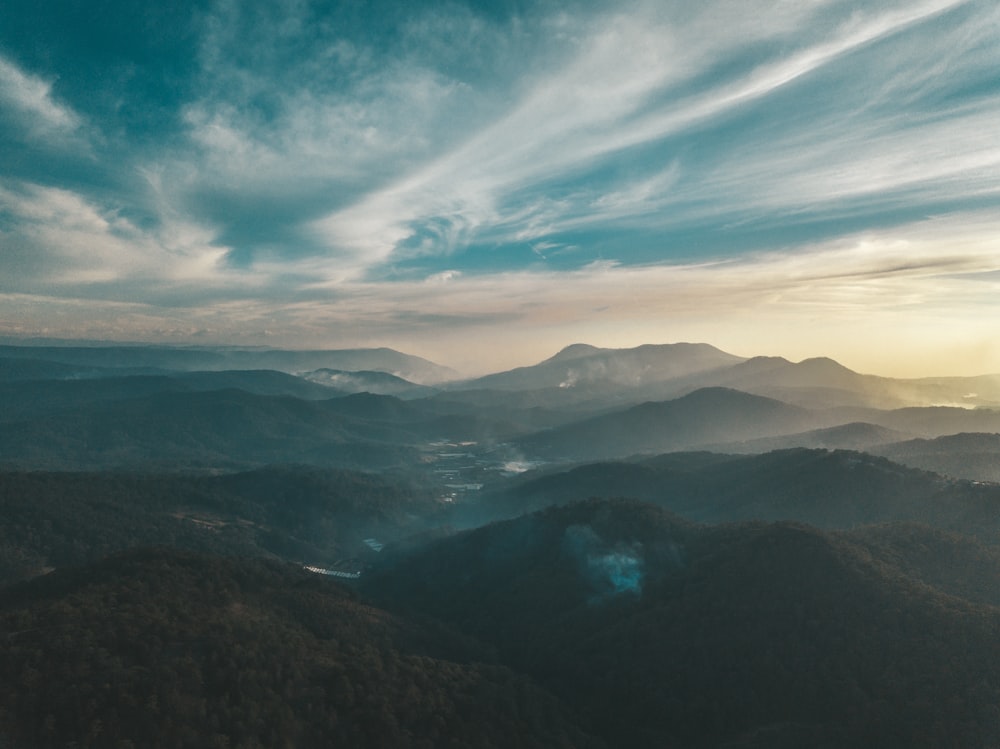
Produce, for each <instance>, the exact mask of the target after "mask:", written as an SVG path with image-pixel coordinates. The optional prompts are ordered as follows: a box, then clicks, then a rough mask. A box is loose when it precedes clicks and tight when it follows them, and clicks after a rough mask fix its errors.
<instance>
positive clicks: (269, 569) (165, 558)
mask: <svg viewBox="0 0 1000 749" xmlns="http://www.w3.org/2000/svg"><path fill="white" fill-rule="evenodd" d="M0 631H3V632H4V647H3V648H0V741H2V742H3V744H4V745H6V746H20V747H29V746H30V747H49V746H91V747H139V746H143V747H153V746H160V747H186V746H191V747H194V746H197V747H226V746H231V747H263V746H268V747H283V746H301V747H319V746H350V747H373V748H375V747H379V748H381V747H389V746H391V747H401V748H404V749H406V748H413V749H416V748H417V747H428V746H463V747H464V746H468V747H489V748H491V749H498V748H499V747H508V746H520V747H527V748H532V749H543V748H547V747H563V748H565V749H570V748H571V747H594V749H597V748H598V747H601V746H603V744H602V743H601V742H599V741H596V740H594V739H593V738H592V737H590V736H588V735H587V733H585V732H584V731H583V730H582V729H581V728H580V727H579V724H578V722H577V720H576V718H575V717H574V716H573V715H572V714H571V712H570V711H569V710H568V709H567V708H566V707H565V706H564V705H563V704H561V703H560V702H559V701H558V700H557V699H555V698H554V697H553V696H552V695H551V694H549V693H547V692H546V691H544V690H543V689H541V688H540V687H538V686H537V685H536V684H535V683H533V682H532V681H531V680H530V679H529V678H527V677H524V676H521V675H518V674H515V673H513V672H512V671H511V670H510V669H508V668H505V667H503V666H502V665H498V664H496V663H492V662H491V660H493V659H492V658H491V656H490V653H489V651H488V649H486V648H483V647H482V646H481V645H478V644H477V643H475V642H474V641H472V640H470V639H469V638H467V637H463V636H462V635H461V634H460V633H456V632H454V631H452V630H450V629H448V628H446V627H442V626H441V625H439V624H435V623H433V622H416V621H411V620H409V619H407V618H404V617H400V616H396V615H393V614H390V613H388V612H386V611H384V610H381V609H379V608H376V607H374V606H371V605H369V604H366V603H364V602H362V601H360V600H358V598H357V596H355V595H354V594H352V593H351V592H349V591H347V590H346V589H344V588H342V587H340V586H338V585H337V584H335V583H333V582H331V581H330V580H329V579H326V578H323V577H322V576H319V575H312V574H310V573H308V572H304V571H302V570H301V569H297V568H292V567H289V566H288V565H282V564H277V563H269V562H264V561H259V560H257V561H254V560H245V559H244V560H236V559H218V558H212V557H206V556H202V555H194V554H190V553H183V552H177V551H171V550H165V549H155V550H137V551H132V552H128V553H126V554H123V555H119V556H114V557H111V558H109V559H107V560H104V561H102V562H99V563H97V564H95V565H93V566H89V567H85V568H82V569H76V570H66V571H57V572H55V573H53V574H51V575H47V576H45V577H43V578H38V579H35V580H32V581H30V582H28V583H23V584H21V585H20V586H17V587H14V588H7V589H5V590H3V591H0Z"/></svg>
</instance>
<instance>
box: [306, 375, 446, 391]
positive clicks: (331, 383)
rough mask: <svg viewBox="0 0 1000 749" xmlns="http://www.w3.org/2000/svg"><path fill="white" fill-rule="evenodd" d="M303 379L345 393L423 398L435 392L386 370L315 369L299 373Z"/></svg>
mask: <svg viewBox="0 0 1000 749" xmlns="http://www.w3.org/2000/svg"><path fill="white" fill-rule="evenodd" d="M300 377H302V378H303V379H306V380H309V381H310V382H316V383H319V384H320V385H326V386H327V387H330V388H335V389H336V390H339V391H340V392H345V393H374V394H376V395H395V396H396V397H397V398H423V397H427V396H429V395H433V394H434V393H435V392H437V391H436V390H435V389H434V388H430V387H426V386H424V385H417V384H416V383H414V382H410V381H409V380H404V379H403V378H402V377H396V375H392V374H388V373H387V372H345V371H343V370H341V369H317V370H315V371H312V372H303V373H301V374H300Z"/></svg>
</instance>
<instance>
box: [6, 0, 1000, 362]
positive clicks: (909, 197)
mask: <svg viewBox="0 0 1000 749" xmlns="http://www.w3.org/2000/svg"><path fill="white" fill-rule="evenodd" d="M146 5H149V6H150V7H146ZM155 5H156V4H140V3H131V2H119V1H116V0H105V1H104V2H94V1H91V2H87V3H84V2H82V1H78V0H73V1H72V2H70V1H58V0H34V1H33V2H27V1H25V0H6V1H5V2H4V3H3V4H2V5H0V335H6V336H14V337H18V336H24V337H31V336H49V337H59V338H85V339H110V340H131V341H139V340H143V341H163V342H170V343H231V344H255V345H256V344H261V345H272V346H309V347H313V346H331V347H345V346H375V345H389V346H393V347H395V348H399V349H402V350H405V351H408V352H411V353H419V354H423V355H425V356H428V357H430V358H433V359H435V360H438V361H441V362H442V363H446V364H451V365H453V366H456V367H458V368H464V369H467V370H470V371H485V370H490V369H499V368H504V367H507V366H514V365H518V364H524V363H530V362H532V361H536V360H538V359H540V358H543V357H544V356H547V355H549V354H551V353H553V352H554V351H555V350H557V349H558V348H560V347H561V346H563V345H565V344H568V343H571V342H574V341H586V342H589V343H593V344H597V345H604V346H632V345H637V344H639V343H644V342H670V341H679V340H698V341H707V342H710V343H713V344H715V345H717V346H720V347H721V348H724V349H726V350H729V351H732V352H733V353H738V354H743V355H754V354H780V355H785V356H788V357H789V358H802V357H805V356H814V355H829V356H834V357H835V358H838V359H839V360H841V361H843V362H844V363H845V364H847V365H848V366H852V367H854V368H856V369H860V370H862V371H872V372H878V373H886V374H897V375H908V374H912V375H918V374H944V373H956V374H957V373H978V372H984V371H1000V343H996V342H998V341H1000V314H998V313H1000V127H998V125H997V123H1000V9H998V7H997V5H996V3H994V2H976V1H971V2H963V1H961V0H928V1H925V2H921V1H918V0H907V1H906V2H891V1H885V2H841V1H839V0H816V1H813V2H808V1H797V2H786V1H783V0H769V1H768V2H757V1H756V0H707V1H706V2H701V3H690V2H671V1H669V0H663V1H661V2H648V3H644V2H639V3H601V2H589V3H561V2H556V1H551V2H516V1H514V0H510V1H509V2H502V1H500V0H498V1H497V2H492V3H414V2H410V3H397V2H309V1H308V0H287V1H286V2H269V3H253V2H235V1H234V0H229V1H227V2H214V1H212V0H204V1H203V2H176V3H171V4H169V8H167V7H162V8H158V7H155ZM163 5H164V6H166V5H167V4H163Z"/></svg>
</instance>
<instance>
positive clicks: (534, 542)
mask: <svg viewBox="0 0 1000 749" xmlns="http://www.w3.org/2000/svg"><path fill="white" fill-rule="evenodd" d="M713 351H714V350H707V349H704V348H698V347H694V348H691V347H686V348H685V347H681V348H679V349H676V350H674V349H669V350H668V349H666V348H657V347H652V348H642V350H636V351H633V352H631V353H625V354H622V353H617V352H616V351H614V350H603V349H593V347H586V346H582V347H570V349H567V350H566V351H565V352H562V353H560V354H559V355H557V356H555V357H553V358H552V359H550V360H547V361H546V362H543V363H542V364H540V365H538V366H537V367H526V368H521V369H519V370H514V371H512V372H510V373H500V374H498V375H497V376H490V377H485V378H481V379H480V380H474V381H468V382H465V383H450V384H449V383H437V384H435V385H434V386H430V385H423V384H421V383H419V382H417V381H416V380H414V381H412V382H411V381H410V380H408V379H404V378H401V377H400V376H397V375H394V374H392V375H391V374H389V373H388V372H387V371H381V370H378V369H377V367H376V366H375V364H371V365H370V366H369V364H370V363H371V362H375V363H376V364H377V362H378V361H382V360H383V359H385V360H387V361H391V362H394V363H395V365H406V367H409V370H406V371H412V372H421V371H430V370H427V367H431V369H432V370H433V366H432V365H430V363H429V362H421V361H416V360H412V359H407V358H405V357H404V358H401V359H400V358H398V357H394V356H393V354H392V352H387V351H383V350H379V351H376V352H367V353H366V352H343V353H344V355H343V356H342V357H340V359H338V358H337V357H334V359H331V360H329V361H328V360H326V359H325V358H324V356H323V352H299V353H298V354H295V352H292V354H294V355H292V354H289V357H290V358H288V357H286V358H287V361H288V363H289V364H294V365H296V366H299V365H301V366H302V371H301V372H300V374H301V375H302V376H298V375H296V374H295V373H294V372H295V371H298V370H293V369H291V368H290V367H289V369H288V370H286V371H282V372H275V371H266V370H254V369H243V370H240V371H236V370H225V369H220V371H200V372H199V371H182V370H170V369H166V368H165V367H166V366H167V365H168V364H170V363H171V362H173V363H174V364H175V365H176V364H177V362H181V361H186V360H188V359H190V358H191V357H194V359H191V360H192V361H195V360H196V361H198V362H202V366H205V365H208V364H210V365H212V366H213V367H216V366H218V367H220V368H221V367H225V366H226V363H227V362H228V361H229V358H230V357H231V358H233V359H234V360H239V361H240V362H245V363H246V364H247V366H250V365H251V364H253V363H257V362H258V361H260V362H265V361H272V360H273V361H285V359H282V358H281V356H278V355H277V354H275V355H273V356H272V355H270V354H267V355H265V353H260V356H259V357H258V356H257V354H255V353H253V352H244V353H242V354H238V355H237V354H236V353H235V352H229V353H227V352H225V351H219V352H207V353H206V352H198V351H190V352H185V351H180V350H179V351H176V352H171V351H153V350H145V349H141V348H138V349H136V350H131V349H130V350H128V351H125V350H124V349H123V350H115V351H100V352H96V353H95V352H92V351H87V350H85V349H83V348H80V349H68V350H67V352H63V354H60V350H59V349H58V348H57V347H51V348H45V349H39V350H38V351H34V350H29V349H28V348H27V347H26V348H23V349H16V351H15V350H14V349H10V351H8V354H9V356H8V358H7V359H2V358H0V645H2V646H0V747H11V748H12V749H37V748H42V749H49V748H52V749H70V748H73V749H81V748H83V747H90V748H93V749H104V748H105V747H107V748H109V749H125V748H126V747H133V748H134V749H137V748H138V747H162V748H163V749H167V748H170V749H173V748H175V747H176V748H183V749H188V748H191V749H200V748H201V747H210V748H211V747H229V748H230V749H236V748H245V749H251V748H264V747H268V748H270V747H302V748H303V749H313V747H319V746H348V747H427V748H428V749H430V748H436V747H496V748H497V749H500V748H503V747H538V748H539V749H541V748H542V747H567V748H569V747H594V748H595V749H596V748H598V747H609V748H610V747H636V748H637V749H647V748H648V749H654V748H656V749H660V748H661V747H677V748H678V749H680V748H685V749H686V748H691V749H702V748H704V749H709V748H711V749H798V748H799V747H819V748H820V749H840V748H841V747H880V748H881V747H899V748H900V749H904V748H905V749H911V748H914V747H916V748H923V747H926V748H927V749H931V748H932V747H933V748H934V749H937V748H938V747H951V748H954V749H979V748H980V747H988V746H1000V586H998V585H997V580H1000V486H998V485H997V484H995V483H990V482H989V481H984V480H982V478H981V477H983V476H989V475H992V473H991V472H992V471H994V469H995V465H998V464H1000V463H998V462H997V461H998V460H1000V454H997V453H996V449H997V445H998V444H1000V443H998V442H997V439H996V435H995V434H993V433H992V432H991V431H989V430H991V429H993V428H994V425H995V424H1000V422H998V421H997V419H998V418H1000V416H998V414H1000V412H998V411H996V410H995V409H994V408H993V405H995V404H994V403H993V401H989V400H988V399H987V400H984V402H983V404H982V407H981V408H969V409H962V408H950V407H949V408H941V407H934V408H930V407H923V406H916V405H913V404H912V403H910V402H909V401H908V400H907V398H908V397H909V396H908V395H907V394H908V393H914V392H918V391H920V389H921V388H924V389H926V390H927V391H928V392H930V393H931V394H932V395H933V396H934V397H935V398H937V397H938V396H940V395H942V394H943V395H949V397H951V396H954V395H955V394H956V393H961V392H965V391H967V389H968V387H967V383H963V382H955V383H938V384H935V383H925V384H916V385H912V384H907V383H902V384H900V383H896V382H893V381H888V380H886V381H878V382H875V381H873V380H872V379H871V378H868V377H862V376H860V375H854V374H853V373H850V372H849V371H847V370H844V369H843V368H838V367H834V366H832V365H831V364H830V363H823V362H820V363H819V364H813V365H810V366H799V365H791V364H789V363H787V362H784V363H783V360H780V361H779V360H747V361H742V360H739V359H738V357H730V356H729V355H724V356H721V357H720V356H718V355H717V354H716V353H713ZM719 353H721V352H719ZM209 354H211V355H209ZM42 355H45V356H52V357H56V358H55V359H54V360H51V361H49V360H44V359H41V358H39V357H40V356H42ZM59 356H63V358H62V359H59V358H58V357H59ZM116 356H117V357H120V358H121V361H120V362H118V366H116V364H115V362H116ZM678 357H680V358H678ZM341 360H342V361H341ZM350 361H357V362H359V363H364V365H365V369H363V370H357V371H351V370H348V369H342V368H340V367H342V366H344V365H343V363H342V362H350ZM395 365H394V369H398V367H396V366H395ZM820 365H821V366H820ZM637 366H638V367H640V368H641V371H640V370H636V369H635V367H637ZM657 367H660V369H657ZM705 367H708V368H709V369H704V368H705ZM399 371H404V370H402V369H400V370H399ZM588 373H589V374H588ZM658 373H659V374H658ZM671 373H673V374H671ZM633 375H634V376H633ZM571 376H572V377H578V376H579V377H581V378H582V379H579V380H573V382H577V381H579V387H577V385H573V387H562V385H563V384H565V383H566V382H568V381H569V380H568V379H567V378H569V377H571ZM588 377H590V379H589V380H588V379H587V378H588ZM816 378H819V379H816ZM824 378H825V379H824ZM322 382H330V383H335V384H336V386H337V387H338V388H340V387H347V388H351V387H353V388H355V389H354V390H352V391H350V392H348V391H346V390H338V389H332V388H329V387H326V386H325V385H323V384H320V383H322ZM627 382H633V385H627V384H623V383H627ZM713 383H714V386H712V387H706V385H712V384H713ZM734 385H742V386H743V387H746V388H747V390H746V391H745V392H744V391H741V390H738V389H734V388H733V386H734ZM983 385H989V383H984V382H977V387H980V389H981V390H983V391H984V392H992V391H989V390H986V389H984V388H983V387H982V386H983ZM369 386H373V387H384V388H387V389H392V390H394V391H397V392H399V393H400V395H401V396H402V395H405V396H406V398H405V399H404V398H403V397H395V396H392V395H387V394H377V393H371V392H367V391H366V390H365V388H368V387H369ZM948 388H953V392H952V391H951V390H947V389H948ZM946 390H947V392H945V391H946ZM782 394H787V395H788V396H789V399H788V400H787V401H784V400H779V399H778V397H777V396H781V395H782ZM652 396H656V397H658V398H660V399H659V400H655V401H651V400H649V398H650V397H652ZM982 398H986V396H982ZM814 402H815V407H813V405H811V404H813V403H814ZM821 406H822V407H821ZM904 406H905V407H904ZM776 448H777V449H776ZM900 461H906V464H904V463H903V462H900ZM310 570H312V571H310Z"/></svg>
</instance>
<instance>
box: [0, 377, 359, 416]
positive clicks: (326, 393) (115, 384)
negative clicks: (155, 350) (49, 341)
mask: <svg viewBox="0 0 1000 749" xmlns="http://www.w3.org/2000/svg"><path fill="white" fill-rule="evenodd" d="M227 389H239V390H243V391H246V392H247V393H252V394H255V395H277V396H291V397H295V398H302V399H306V400H323V399H329V398H333V397H336V396H337V395H342V394H343V393H340V392H338V391H336V390H331V389H330V388H325V387H323V386H322V385H318V384H316V383H313V382H308V381H307V380H304V379H302V378H300V377H295V376H293V375H289V374H285V373H284V372H276V371H272V370H257V371H237V370H230V371H222V372H172V373H169V374H157V375H130V376H121V375H116V376H105V377H99V378H87V379H70V380H58V379H43V380H35V381H24V382H6V383H0V421H12V420H17V419H30V418H34V417H36V416H39V415H41V414H44V413H49V412H52V411H58V410H60V409H65V408H74V407H79V406H82V405H87V404H94V403H99V402H107V401H123V400H128V399H130V398H140V397H148V396H152V395H155V394H159V393H197V392H208V391H212V390H227Z"/></svg>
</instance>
